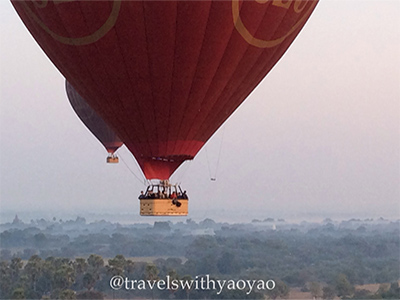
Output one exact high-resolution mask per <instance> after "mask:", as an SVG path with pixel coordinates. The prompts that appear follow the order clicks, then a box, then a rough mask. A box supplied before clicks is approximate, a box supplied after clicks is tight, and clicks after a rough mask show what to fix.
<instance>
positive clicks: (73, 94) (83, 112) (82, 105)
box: [65, 81, 123, 163]
mask: <svg viewBox="0 0 400 300" xmlns="http://www.w3.org/2000/svg"><path fill="white" fill-rule="evenodd" d="M65 90H66V91H67V96H68V100H69V102H70V104H71V106H72V108H73V109H74V111H75V113H76V114H77V116H78V117H79V119H80V120H81V121H82V123H83V124H85V126H86V127H87V128H88V129H89V131H90V132H91V133H92V134H93V135H94V136H95V137H96V138H97V139H98V140H99V142H100V143H102V144H103V146H104V148H106V150H107V152H108V156H107V160H106V161H107V163H118V156H117V155H116V154H115V151H117V150H118V148H119V147H121V146H122V144H123V143H122V141H121V140H120V139H119V137H118V136H117V135H116V134H115V132H114V131H113V130H112V129H111V128H110V126H108V125H107V123H106V122H104V120H103V119H102V118H101V117H100V116H99V115H98V114H97V113H96V112H95V111H94V110H93V109H92V108H91V107H90V106H89V104H88V103H87V102H86V101H85V99H83V98H82V97H81V96H80V95H79V94H78V92H77V91H76V90H75V89H74V87H73V86H72V85H71V84H70V83H69V82H68V81H65Z"/></svg>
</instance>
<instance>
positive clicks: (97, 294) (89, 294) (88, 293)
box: [76, 291, 104, 299]
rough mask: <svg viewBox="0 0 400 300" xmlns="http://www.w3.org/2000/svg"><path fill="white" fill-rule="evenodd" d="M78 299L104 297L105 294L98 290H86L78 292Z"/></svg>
mask: <svg viewBox="0 0 400 300" xmlns="http://www.w3.org/2000/svg"><path fill="white" fill-rule="evenodd" d="M76 299H104V295H103V293H101V292H97V291H85V292H81V293H78V294H76Z"/></svg>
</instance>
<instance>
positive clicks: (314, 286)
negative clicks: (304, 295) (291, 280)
mask: <svg viewBox="0 0 400 300" xmlns="http://www.w3.org/2000/svg"><path fill="white" fill-rule="evenodd" d="M310 293H311V296H313V297H314V298H321V296H322V289H321V285H320V284H319V283H318V282H315V281H313V282H311V283H310Z"/></svg>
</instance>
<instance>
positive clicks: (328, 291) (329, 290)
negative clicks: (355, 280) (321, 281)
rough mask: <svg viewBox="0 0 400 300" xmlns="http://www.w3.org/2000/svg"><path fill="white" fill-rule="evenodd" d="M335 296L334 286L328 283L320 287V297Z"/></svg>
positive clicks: (329, 297)
mask: <svg viewBox="0 0 400 300" xmlns="http://www.w3.org/2000/svg"><path fill="white" fill-rule="evenodd" d="M335 296H336V291H335V288H334V287H332V286H330V285H328V286H325V287H323V288H322V299H327V300H332V299H333V298H335Z"/></svg>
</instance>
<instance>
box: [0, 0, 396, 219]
mask: <svg viewBox="0 0 400 300" xmlns="http://www.w3.org/2000/svg"><path fill="white" fill-rule="evenodd" d="M0 16H1V20H2V21H1V22H2V24H1V41H0V57H1V58H0V59H1V61H0V67H1V73H0V74H1V77H0V90H1V102H0V113H1V114H0V121H1V128H0V138H1V140H0V151H1V152H0V154H1V157H0V159H1V160H0V176H1V177H0V181H1V182H0V189H1V190H0V198H1V212H2V214H4V213H6V212H7V213H22V212H27V211H35V212H39V213H40V212H43V213H45V212H47V211H51V213H53V214H54V215H57V216H62V215H63V214H64V213H72V214H73V213H75V212H79V211H80V210H83V211H86V212H96V213H107V212H111V213H125V214H126V213H131V214H133V215H138V214H139V203H138V200H137V195H138V193H139V192H140V190H141V189H144V185H143V180H142V179H140V178H143V177H142V175H141V173H140V171H139V169H138V167H137V164H136V163H135V161H134V160H133V158H132V156H131V155H130V153H129V151H128V150H127V149H126V148H124V147H123V148H122V149H120V150H119V152H118V153H119V155H120V157H121V159H120V163H119V164H118V165H107V164H106V163H105V158H106V152H105V150H104V148H103V147H102V145H101V144H100V143H99V142H98V141H97V140H96V139H95V138H94V137H93V136H92V135H91V133H90V132H89V131H88V130H87V129H86V128H85V127H84V125H83V124H82V123H81V122H80V120H79V119H78V118H77V116H76V115H75V113H74V111H73V110H72V108H71V107H70V105H69V102H68V100H67V98H66V94H65V89H64V78H63V77H62V75H61V74H60V73H59V72H58V71H57V70H56V69H55V68H54V67H53V65H52V63H51V62H50V61H49V60H48V59H47V57H46V56H45V55H44V53H43V52H42V51H41V49H40V48H39V47H38V46H37V44H36V42H35V41H34V40H33V38H32V37H31V36H30V34H29V33H28V31H27V30H26V29H25V26H24V25H23V24H22V22H21V21H20V19H19V17H18V16H17V14H16V13H15V11H14V9H13V7H12V6H11V4H10V2H9V1H5V0H1V1H0ZM399 20H400V1H398V0H390V1H388V0H346V1H344V0H343V1H341V0H336V1H335V0H322V1H320V3H319V4H318V6H317V8H316V10H315V11H314V13H313V15H312V16H311V18H310V20H309V21H308V23H307V24H306V26H305V27H304V29H303V31H302V32H301V33H300V35H299V36H298V38H297V39H296V40H295V42H294V43H293V45H292V46H291V48H290V49H289V50H288V52H287V53H286V54H285V55H284V57H283V58H282V59H281V61H280V62H279V63H278V64H277V65H276V67H275V68H274V69H273V70H272V71H271V72H270V74H269V75H268V76H267V77H266V78H265V79H264V80H263V82H262V83H261V84H260V85H259V86H258V87H257V88H256V90H255V91H254V92H253V93H252V94H251V95H250V97H249V98H248V99H247V100H246V101H245V102H244V104H243V105H242V106H241V107H240V108H239V109H238V110H237V111H236V112H235V113H234V114H233V116H231V118H230V119H229V120H228V121H227V122H226V123H225V125H224V126H223V127H222V128H221V129H220V130H219V131H218V132H217V133H216V134H215V136H214V137H213V138H212V139H211V140H210V141H209V143H208V144H207V145H206V147H205V148H203V149H202V150H201V151H200V152H199V154H198V155H197V157H196V158H195V159H194V160H193V161H191V162H190V163H185V164H184V165H183V166H182V167H181V168H180V169H179V170H178V171H177V172H176V174H174V176H173V181H178V182H182V186H183V188H184V189H186V190H187V191H188V193H189V196H190V206H189V210H190V214H189V217H199V218H203V219H204V218H206V217H215V216H219V217H220V218H221V219H229V218H231V219H232V218H235V216H236V215H235V214H234V211H242V212H243V216H244V217H246V218H247V219H249V220H251V219H253V218H262V217H263V216H264V217H265V218H266V217H269V216H272V217H281V216H283V217H285V216H288V215H292V216H305V215H306V214H310V215H319V216H331V217H335V216H339V215H340V214H345V215H346V216H358V217H379V216H384V217H388V218H399V217H400V208H399V199H400V158H399V153H400V146H399V144H400V138H399V137H400V123H399V120H400V118H399V117H400V107H399V101H400V21H399ZM220 150H221V155H220V156H219V152H220ZM218 158H219V165H218V169H217V168H216V165H217V161H218ZM124 162H125V163H126V165H125V163H124ZM127 166H129V168H130V169H131V170H132V171H133V172H134V173H135V176H134V175H133V174H132V173H131V171H130V170H129V169H128V167H127ZM210 170H211V176H214V175H215V172H217V180H216V181H211V180H210ZM138 178H139V179H140V180H139V179H138ZM141 219H143V221H148V220H149V219H148V218H139V220H141ZM172 220H174V219H172ZM233 220H235V219H233Z"/></svg>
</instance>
